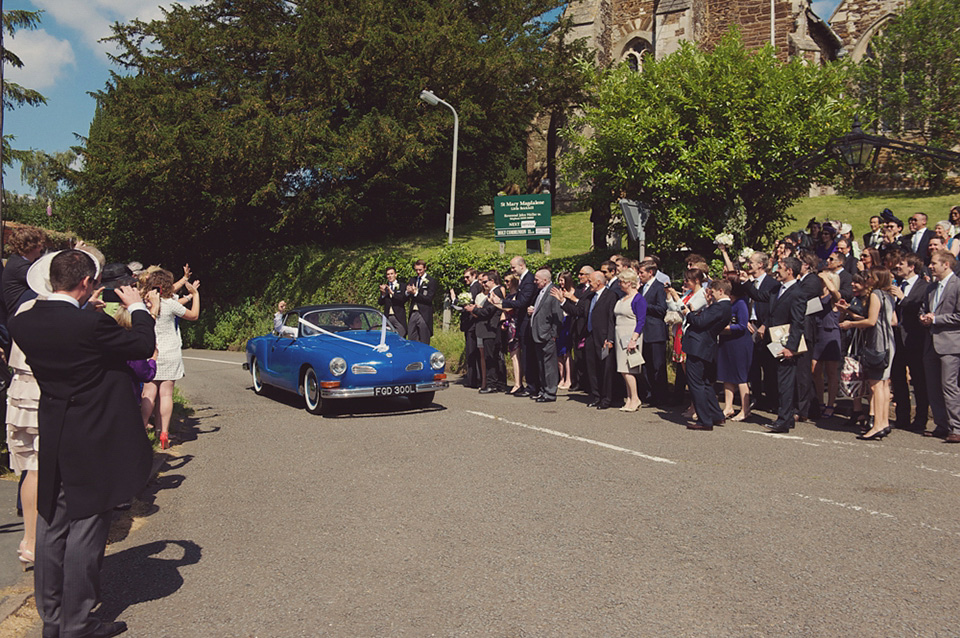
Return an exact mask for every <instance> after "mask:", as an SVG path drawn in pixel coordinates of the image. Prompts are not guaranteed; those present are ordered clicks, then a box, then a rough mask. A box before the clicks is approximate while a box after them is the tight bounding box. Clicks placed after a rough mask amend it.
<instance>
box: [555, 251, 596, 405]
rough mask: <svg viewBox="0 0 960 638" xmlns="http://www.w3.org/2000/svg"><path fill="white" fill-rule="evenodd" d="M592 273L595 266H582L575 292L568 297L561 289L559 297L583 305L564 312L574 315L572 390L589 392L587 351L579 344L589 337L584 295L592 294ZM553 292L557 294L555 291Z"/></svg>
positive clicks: (578, 273) (563, 301) (571, 351)
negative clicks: (580, 307)
mask: <svg viewBox="0 0 960 638" xmlns="http://www.w3.org/2000/svg"><path fill="white" fill-rule="evenodd" d="M591 274H593V266H587V265H583V266H580V270H579V271H577V277H578V278H579V282H580V283H579V285H577V287H576V288H575V289H574V291H573V294H572V295H570V296H569V297H567V296H566V291H559V292H561V295H560V298H559V300H560V302H561V303H563V304H566V302H567V301H571V302H573V304H576V305H583V308H582V309H581V310H575V309H567V308H566V307H564V312H566V313H567V314H568V315H570V316H571V317H573V325H572V329H571V334H572V336H573V338H572V343H571V346H570V353H571V356H572V358H573V385H572V386H571V390H581V391H583V392H587V393H589V392H590V381H589V379H588V378H587V359H586V352H585V350H584V348H581V347H579V346H580V344H581V343H583V342H584V340H585V339H586V338H587V313H586V300H585V299H584V297H586V296H587V295H589V294H590V275H591ZM554 291H558V289H557V287H556V286H554ZM551 294H554V296H556V293H555V292H554V293H551Z"/></svg>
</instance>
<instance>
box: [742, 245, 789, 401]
mask: <svg viewBox="0 0 960 638" xmlns="http://www.w3.org/2000/svg"><path fill="white" fill-rule="evenodd" d="M768 259H769V258H768V257H767V255H766V253H762V252H760V251H756V252H754V253H753V254H752V255H750V258H749V259H748V260H747V272H748V274H749V281H744V286H743V292H744V293H746V295H747V296H748V297H749V298H750V320H749V322H748V323H747V329H748V330H749V331H750V334H752V335H754V340H753V361H752V362H751V364H750V376H749V379H750V394H751V396H752V398H753V401H754V403H755V404H756V407H757V408H759V409H761V410H767V411H769V412H776V411H777V405H779V402H780V398H779V393H778V392H777V362H776V360H775V359H774V358H773V355H772V354H770V351H769V350H768V349H767V347H766V345H765V344H764V343H763V339H761V338H759V337H758V336H756V334H757V331H758V330H759V329H760V327H761V326H763V325H765V324H766V322H767V317H769V315H770V298H771V295H776V293H777V291H778V290H780V283H779V282H778V281H777V280H776V279H774V278H773V276H772V275H770V274H768V273H767V263H768ZM740 278H741V281H743V280H744V279H745V277H744V276H743V275H741V277H740Z"/></svg>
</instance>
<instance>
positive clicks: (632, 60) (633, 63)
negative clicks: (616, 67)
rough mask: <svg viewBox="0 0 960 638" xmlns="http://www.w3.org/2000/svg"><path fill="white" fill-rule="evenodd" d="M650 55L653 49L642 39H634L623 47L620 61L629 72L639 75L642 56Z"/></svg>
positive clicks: (641, 66) (641, 68) (641, 69)
mask: <svg viewBox="0 0 960 638" xmlns="http://www.w3.org/2000/svg"><path fill="white" fill-rule="evenodd" d="M652 54H653V47H652V46H651V45H650V43H649V42H647V41H646V40H644V39H643V38H634V39H633V40H631V41H630V43H629V44H627V46H626V47H624V49H623V57H622V58H621V59H622V61H623V62H625V63H626V64H627V65H628V66H629V67H630V70H631V71H636V72H638V73H639V72H640V71H643V56H645V55H652Z"/></svg>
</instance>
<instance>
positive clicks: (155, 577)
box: [98, 540, 201, 620]
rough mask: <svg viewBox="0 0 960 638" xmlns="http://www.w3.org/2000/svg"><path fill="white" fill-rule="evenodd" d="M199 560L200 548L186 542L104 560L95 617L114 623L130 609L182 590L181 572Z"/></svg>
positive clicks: (128, 551) (144, 547)
mask: <svg viewBox="0 0 960 638" xmlns="http://www.w3.org/2000/svg"><path fill="white" fill-rule="evenodd" d="M200 558H201V550H200V546H199V545H197V544H196V543H194V542H193V541H188V540H168V541H155V542H153V543H148V544H146V545H139V546H137V547H131V548H130V549H125V550H123V551H122V552H117V553H116V554H111V555H109V556H106V557H105V558H104V559H103V570H102V572H101V574H102V576H101V582H103V591H102V595H101V599H102V600H103V603H102V604H101V606H100V611H99V613H98V615H99V616H100V617H101V618H103V619H105V620H113V619H115V618H117V616H119V615H120V614H122V613H123V612H124V610H126V609H127V608H128V607H130V606H132V605H136V604H138V603H143V602H147V601H151V600H160V599H162V598H166V597H167V596H169V595H170V594H172V593H174V592H175V591H177V590H178V589H180V587H182V586H183V577H182V576H181V575H180V568H181V567H185V566H187V565H194V564H196V563H199V562H200Z"/></svg>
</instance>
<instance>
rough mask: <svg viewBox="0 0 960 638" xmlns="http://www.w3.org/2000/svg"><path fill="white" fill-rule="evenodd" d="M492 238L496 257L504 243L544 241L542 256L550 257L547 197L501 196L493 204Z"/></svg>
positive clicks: (549, 224) (544, 194)
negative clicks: (496, 248) (521, 240)
mask: <svg viewBox="0 0 960 638" xmlns="http://www.w3.org/2000/svg"><path fill="white" fill-rule="evenodd" d="M493 214H494V229H495V234H496V236H495V238H496V240H497V241H498V242H500V254H501V255H502V254H503V253H504V251H505V245H506V241H507V240H508V239H545V240H547V242H546V246H545V253H546V254H547V255H549V254H550V241H549V240H550V236H551V230H552V228H551V220H550V194H549V193H543V194H541V195H501V196H498V197H495V198H494V200H493Z"/></svg>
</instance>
